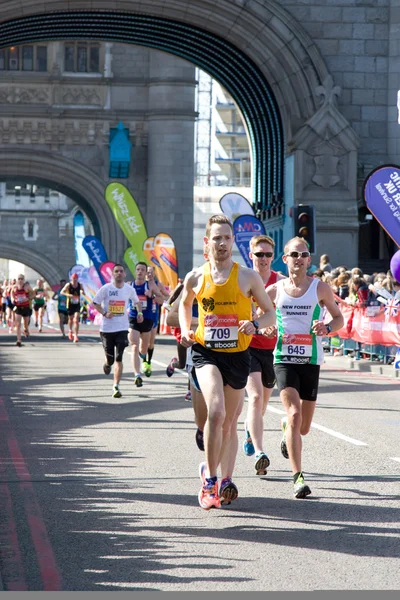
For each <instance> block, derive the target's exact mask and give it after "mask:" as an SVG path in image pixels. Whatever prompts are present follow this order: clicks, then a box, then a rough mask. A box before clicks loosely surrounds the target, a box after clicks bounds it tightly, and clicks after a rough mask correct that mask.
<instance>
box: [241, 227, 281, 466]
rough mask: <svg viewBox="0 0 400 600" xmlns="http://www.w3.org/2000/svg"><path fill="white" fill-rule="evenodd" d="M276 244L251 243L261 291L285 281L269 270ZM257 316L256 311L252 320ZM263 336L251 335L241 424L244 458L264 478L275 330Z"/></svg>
mask: <svg viewBox="0 0 400 600" xmlns="http://www.w3.org/2000/svg"><path fill="white" fill-rule="evenodd" d="M274 250H275V242H274V240H273V239H272V238H270V237H269V236H266V235H256V236H254V237H253V238H251V240H250V254H249V256H250V258H251V260H252V261H253V269H254V270H255V271H256V272H257V273H258V274H259V275H260V277H261V279H262V280H263V283H264V287H265V288H267V287H268V286H270V285H272V284H273V283H276V282H277V281H280V280H281V279H284V275H281V274H280V273H277V272H276V271H272V270H271V263H272V261H273V259H274ZM258 314H259V309H258V308H257V311H256V315H255V319H257V316H258ZM263 333H265V335H254V336H253V338H252V341H251V343H250V346H249V352H250V357H251V365H250V375H249V377H248V379H247V385H246V392H247V396H248V403H247V415H246V420H245V424H244V431H245V439H244V442H243V450H244V453H245V454H246V456H254V455H255V462H254V469H255V473H256V475H258V476H262V475H266V474H267V468H268V467H269V463H270V461H269V458H268V456H267V454H266V453H265V452H264V450H263V433H264V420H263V419H264V415H265V411H266V410H267V405H268V400H269V399H270V397H271V393H272V390H273V388H274V385H275V373H274V365H273V363H274V356H273V350H274V348H275V344H276V326H275V325H273V326H271V327H268V328H267V329H266V330H263Z"/></svg>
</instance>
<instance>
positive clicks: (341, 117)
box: [0, 0, 400, 273]
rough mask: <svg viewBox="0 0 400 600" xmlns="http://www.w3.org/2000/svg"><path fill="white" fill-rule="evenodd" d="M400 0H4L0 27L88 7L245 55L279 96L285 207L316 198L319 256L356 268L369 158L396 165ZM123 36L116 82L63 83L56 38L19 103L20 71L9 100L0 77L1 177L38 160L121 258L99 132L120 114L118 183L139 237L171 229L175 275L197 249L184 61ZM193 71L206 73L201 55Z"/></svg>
mask: <svg viewBox="0 0 400 600" xmlns="http://www.w3.org/2000/svg"><path fill="white" fill-rule="evenodd" d="M399 5H400V2H399V0H373V1H372V0H362V1H355V0H354V1H352V0H350V1H349V0H301V2H300V1H299V0H280V1H279V2H278V1H275V0H263V1H261V0H247V1H246V0H220V1H219V2H215V1H214V0H173V1H172V0H171V1H169V0H148V1H147V2H145V3H144V2H141V1H140V0H107V1H105V0H87V1H85V0H76V1H75V0H41V2H40V3H38V2H36V0H25V1H24V2H23V3H22V2H19V1H18V2H17V1H11V2H7V3H0V34H1V30H2V26H6V25H7V24H8V23H9V22H10V20H12V19H14V20H16V21H15V23H16V25H17V24H18V21H17V20H18V19H23V18H27V17H30V16H33V15H36V16H38V15H42V14H44V13H48V14H50V13H52V14H53V16H54V18H57V13H61V12H63V13H72V12H74V11H82V10H87V11H92V12H93V14H96V11H97V12H98V11H103V12H104V11H108V12H110V13H111V12H112V13H123V14H135V15H143V16H147V17H149V18H164V19H171V20H172V21H173V22H179V23H182V24H185V25H190V26H193V27H195V28H200V29H201V30H203V31H206V32H208V33H209V34H210V35H215V36H217V37H218V38H219V39H223V40H226V41H227V42H229V43H230V44H231V45H233V46H235V47H236V48H237V49H238V52H241V53H243V54H244V55H247V56H249V57H250V58H251V60H252V62H253V64H254V66H255V68H256V69H258V70H259V72H260V73H261V74H262V75H263V77H264V78H265V79H266V80H267V81H268V84H269V86H270V89H271V91H272V94H273V96H274V98H275V100H276V106H277V107H278V110H279V113H280V115H279V116H280V119H281V121H282V130H283V138H282V140H281V141H280V143H281V144H283V145H284V148H283V150H284V156H285V157H286V158H288V157H292V161H293V177H292V181H289V182H288V181H287V179H286V184H287V185H286V188H284V189H283V199H284V201H285V207H284V208H285V211H286V212H285V214H286V216H288V210H289V208H290V205H291V204H300V203H303V204H309V203H311V204H314V205H315V207H316V211H317V248H318V253H319V254H322V253H325V252H326V253H328V254H330V255H332V256H333V257H334V262H335V263H337V264H338V263H344V264H347V265H354V264H356V263H357V260H358V238H359V216H358V213H359V209H360V208H361V206H362V198H361V184H362V181H363V180H364V178H365V176H366V175H367V174H368V173H369V172H370V171H371V170H372V169H373V168H374V167H376V166H378V165H379V164H382V163H385V162H395V163H396V162H398V155H399V152H400V139H399V133H398V116H397V107H396V105H397V92H398V90H399V89H400V81H399V78H400V75H399V73H400V68H399V57H398V51H399V48H400V45H399V33H398V32H399V27H398V25H399V20H400V16H399V11H398V10H394V9H396V8H398V7H399ZM77 14H78V13H77ZM172 21H171V30H172V29H173V27H174V25H173V23H172ZM111 37H112V35H111ZM16 39H17V38H16ZM88 39H90V36H89V35H88ZM31 41H34V40H31ZM122 41H124V40H121V39H120V38H119V39H115V40H114V42H113V44H112V48H111V50H110V54H111V55H112V61H111V67H110V68H111V71H112V72H113V77H112V79H111V78H109V77H107V76H106V75H105V76H104V77H101V78H100V79H97V80H96V79H95V78H93V77H92V78H91V77H87V78H86V79H84V80H83V81H82V80H79V85H78V84H77V81H78V80H77V79H75V80H74V79H73V78H69V79H68V78H67V79H66V78H65V77H63V76H62V74H60V73H58V72H57V68H56V65H57V60H56V55H57V52H59V51H60V50H59V49H58V50H57V42H55V43H54V52H55V58H54V65H55V67H54V70H53V72H51V73H50V76H49V78H48V80H45V81H43V82H42V84H41V86H40V91H42V90H43V89H45V93H39V86H36V85H35V84H34V83H33V82H31V83H29V82H28V81H27V79H25V80H24V86H25V88H28V91H29V93H28V94H27V95H26V96H25V97H27V98H28V99H29V98H30V100H29V101H28V102H27V103H21V102H20V101H18V98H20V96H18V94H19V93H20V92H19V89H18V88H19V87H21V86H22V83H21V80H20V79H18V78H17V77H16V76H14V78H13V82H12V85H10V83H9V82H8V83H7V87H8V92H7V93H8V95H7V94H5V93H2V85H1V84H0V105H1V108H2V110H1V116H0V153H1V154H2V155H3V156H4V158H5V163H4V164H3V163H2V161H1V162H0V179H1V178H2V177H4V176H10V177H11V176H16V175H20V176H21V177H28V176H30V175H31V174H33V173H34V172H36V171H35V169H36V168H37V169H39V170H42V171H43V174H44V175H45V173H44V172H45V171H46V161H47V160H48V161H49V163H48V165H49V168H48V169H47V177H46V176H44V177H43V180H48V181H49V182H51V183H52V184H54V187H55V188H56V189H57V184H58V185H62V186H64V187H65V188H67V189H68V190H70V192H71V194H70V195H71V197H72V198H76V199H77V201H78V203H79V202H80V201H81V202H82V203H85V202H86V203H89V204H90V206H91V207H92V211H93V213H95V216H96V219H97V222H98V228H99V232H100V234H101V237H102V239H103V243H104V244H105V246H106V249H107V251H108V253H109V255H110V257H111V258H113V259H114V260H121V258H122V256H123V251H124V249H125V248H126V245H127V242H126V241H125V240H124V238H123V236H122V234H121V232H120V231H119V229H118V227H117V226H116V225H115V223H114V222H113V219H112V217H111V214H110V213H109V211H108V209H107V207H106V206H105V203H104V199H103V190H104V187H105V185H106V184H107V183H108V181H109V179H108V159H107V153H108V148H107V144H108V131H109V128H110V127H111V126H115V125H116V123H117V121H118V120H120V119H121V120H122V121H123V122H124V123H125V124H126V126H128V127H129V128H130V130H131V134H132V136H133V142H134V148H133V161H132V171H131V176H130V178H129V180H128V182H127V185H128V187H129V188H130V190H131V191H132V193H133V195H134V196H135V198H136V200H137V201H138V203H139V206H140V207H141V209H142V211H143V214H144V217H145V219H146V223H147V227H148V230H149V234H155V233H158V231H166V232H167V233H170V234H171V235H172V237H173V238H174V240H175V242H176V245H177V248H178V258H179V263H180V267H181V271H182V273H184V272H186V271H187V270H189V269H190V267H191V260H192V244H193V202H192V196H193V192H192V186H193V122H194V119H195V113H194V85H195V82H194V67H193V65H192V64H190V63H188V62H185V61H183V60H181V58H179V57H177V56H173V53H171V54H163V53H160V52H157V51H156V50H152V49H148V48H144V47H143V46H140V45H138V44H136V45H131V46H128V45H125V44H121V42H122ZM59 43H61V42H59ZM108 43H110V42H109V41H108ZM171 52H172V50H171ZM194 62H195V60H194ZM199 66H201V67H202V68H204V70H207V64H201V65H200V64H199ZM234 68H235V64H234V63H232V69H234ZM222 83H223V82H222ZM28 105H29V106H28ZM32 106H33V110H32ZM88 107H89V108H88ZM88 110H90V115H89V114H88ZM27 115H28V116H27ZM20 122H21V123H24V124H25V125H22V126H20V125H19V123H20ZM19 153H20V154H21V161H20V160H19ZM29 155H31V157H32V159H31V161H30V160H29ZM7 161H8V162H7ZM64 161H65V173H64V176H63V164H64ZM278 166H279V165H277V168H278ZM257 168H258V169H259V168H260V167H259V166H258V167H257ZM266 168H267V166H266ZM272 170H273V169H272ZM286 172H288V169H286ZM74 173H75V175H74ZM36 174H37V175H38V172H36ZM258 175H259V174H258V173H254V176H255V177H257V176H258ZM59 178H60V179H59ZM66 179H68V181H66ZM288 183H289V184H290V185H288ZM289 187H290V194H289V193H288V188H289ZM263 218H266V215H265V214H264V215H263ZM283 221H284V220H282V223H283ZM288 223H290V219H288V218H287V219H286V225H282V226H283V227H284V228H285V227H286V229H285V234H286V236H287V235H289V233H290V231H289V226H288ZM4 243H5V242H4ZM10 243H11V240H10ZM40 250H41V254H42V255H43V256H46V252H45V251H43V248H42V249H40V248H39V247H38V251H40ZM50 260H51V259H50V258H49V261H50ZM52 268H55V269H56V270H57V268H59V265H57V264H55V265H53V266H52Z"/></svg>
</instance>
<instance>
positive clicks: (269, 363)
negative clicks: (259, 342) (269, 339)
mask: <svg viewBox="0 0 400 600" xmlns="http://www.w3.org/2000/svg"><path fill="white" fill-rule="evenodd" d="M249 352H250V357H251V366H250V373H261V381H262V384H263V386H264V387H265V388H268V389H270V390H272V388H273V387H274V385H275V371H274V351H273V350H262V349H261V348H252V347H251V346H250V347H249Z"/></svg>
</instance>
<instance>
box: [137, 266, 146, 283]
mask: <svg viewBox="0 0 400 600" xmlns="http://www.w3.org/2000/svg"><path fill="white" fill-rule="evenodd" d="M135 274H136V279H137V281H142V282H143V281H144V280H145V279H146V275H147V264H146V263H145V262H142V261H139V262H138V263H136V267H135Z"/></svg>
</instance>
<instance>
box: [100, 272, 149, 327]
mask: <svg viewBox="0 0 400 600" xmlns="http://www.w3.org/2000/svg"><path fill="white" fill-rule="evenodd" d="M129 300H132V302H133V304H138V303H139V298H138V297H137V293H136V290H135V288H133V287H131V286H130V285H128V284H127V283H124V285H123V287H122V288H118V287H116V286H115V285H114V284H113V283H106V284H105V285H103V287H101V288H100V289H99V291H98V292H97V294H96V295H95V297H94V298H93V302H95V303H96V304H101V305H102V307H103V309H104V311H105V312H109V313H112V315H113V316H112V318H111V319H106V318H105V317H103V318H102V321H101V325H100V331H103V332H104V333H115V332H117V331H128V329H129V318H128V302H129Z"/></svg>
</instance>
